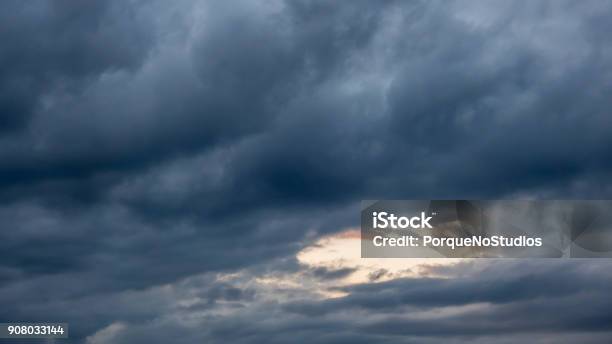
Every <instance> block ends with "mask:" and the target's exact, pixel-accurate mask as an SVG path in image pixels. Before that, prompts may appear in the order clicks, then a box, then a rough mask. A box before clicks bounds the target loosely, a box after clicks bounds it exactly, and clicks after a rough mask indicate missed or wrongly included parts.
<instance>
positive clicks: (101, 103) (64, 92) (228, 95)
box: [0, 0, 612, 343]
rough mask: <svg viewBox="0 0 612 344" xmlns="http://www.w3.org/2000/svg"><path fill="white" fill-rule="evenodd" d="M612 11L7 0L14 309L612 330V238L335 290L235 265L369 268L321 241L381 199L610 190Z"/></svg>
mask: <svg viewBox="0 0 612 344" xmlns="http://www.w3.org/2000/svg"><path fill="white" fill-rule="evenodd" d="M610 18H612V4H611V3H609V2H606V1H601V0H588V1H580V2H576V1H545V0H538V1H523V0H519V1H511V2H509V1H501V0H500V1H392V0H384V1H365V0H364V1H362V0H358V1H351V2H346V1H305V0H297V1H283V0H271V1H231V2H227V1H204V2H202V1H191V0H178V1H174V2H169V1H158V0H153V1H141V0H121V1H119V0H116V1H115V0H110V1H88V2H83V1H78V0H41V1H13V0H5V1H2V2H0V41H1V42H2V43H1V46H0V226H1V230H0V304H1V305H2V307H0V322H8V321H68V322H70V324H71V339H70V340H69V342H74V343H111V342H112V343H162V342H163V343H170V342H172V343H194V342H211V343H214V342H228V341H229V342H233V343H261V342H267V343H286V342H321V343H345V342H352V343H359V342H364V343H365V342H367V343H371V342H381V343H437V342H440V341H448V342H456V343H463V342H476V343H479V342H482V343H488V342H501V343H504V342H505V343H516V342H536V343H537V342H542V343H544V342H555V343H574V342H582V343H607V342H610V338H612V329H611V328H610V324H612V319H611V318H610V316H609V314H608V313H609V312H607V310H608V309H609V307H610V306H611V305H610V304H609V301H607V300H608V297H607V296H606V289H607V288H608V287H609V286H610V282H611V279H610V278H611V275H610V273H609V272H608V270H610V269H609V266H608V265H609V264H608V263H607V261H601V262H594V261H580V262H566V261H563V262H552V261H546V260H542V261H528V262H522V263H521V262H510V263H508V262H504V263H502V262H494V263H482V262H481V263H470V264H467V265H460V266H456V267H453V268H449V269H451V270H452V271H451V272H448V271H445V272H444V274H447V275H449V276H451V277H448V278H447V277H445V278H435V277H427V278H417V277H415V278H411V279H398V280H394V281H388V282H382V281H379V277H380V276H379V277H376V276H372V279H371V282H372V283H366V284H359V285H351V286H346V285H344V286H339V287H338V290H337V291H338V292H342V293H344V294H345V295H346V296H343V297H339V298H335V299H314V298H311V297H307V296H303V297H302V299H300V297H296V298H291V299H286V300H283V299H279V300H276V301H271V300H270V299H268V298H266V297H265V296H262V295H267V294H265V291H258V290H256V289H257V288H254V287H253V285H252V284H249V283H247V282H244V283H243V284H241V285H233V284H231V283H228V282H227V281H224V280H223V279H219V278H216V277H215V276H216V274H217V275H223V276H226V275H228V274H244V275H249V276H251V277H252V278H253V279H257V276H259V275H260V274H261V273H263V272H266V273H268V272H269V271H271V270H275V269H276V270H278V271H284V272H287V271H291V272H296V271H297V272H300V273H304V274H305V275H304V276H308V278H315V279H318V280H325V281H328V280H330V281H333V280H338V279H342V278H345V277H347V276H350V275H351V274H352V273H353V272H354V270H353V269H352V268H342V267H339V268H337V269H330V268H322V267H314V268H313V267H307V268H306V267H303V266H300V264H298V263H297V262H296V261H295V255H296V253H297V252H299V251H300V250H301V249H303V248H304V247H305V246H307V245H310V244H312V243H313V242H314V241H315V240H316V239H317V238H320V237H321V236H322V235H326V234H329V233H335V232H338V231H341V230H343V229H345V228H349V227H355V226H357V223H358V218H359V217H358V216H357V212H358V209H359V205H358V204H359V201H360V200H361V199H420V198H422V199H432V198H433V199H435V198H440V199H443V198H452V199H457V198H489V199H491V198H586V199H605V198H610V197H611V196H612V186H611V184H610V177H611V176H612V150H611V149H610V147H612V135H610V133H611V132H612V115H611V113H610V111H611V110H610V109H612V98H611V97H610V95H611V94H612V49H611V47H612V38H611V36H610V35H609V32H610V31H611V30H612V21H611V20H609V19H610ZM466 266H467V267H466ZM304 270H306V272H303V271H304ZM383 274H384V273H383ZM461 274H465V275H461ZM466 276H467V277H466ZM194 280H195V281H196V282H193V281H194ZM374 282H376V283H374ZM190 283H195V286H194V285H190ZM262 293H264V294H262ZM190 297H191V298H190ZM193 300H199V301H198V302H195V301H193ZM237 309H239V310H241V311H240V312H238V311H236V310H237ZM412 312H415V313H414V314H415V315H414V316H411V313H412ZM432 319H435V321H434V320H432Z"/></svg>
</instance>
